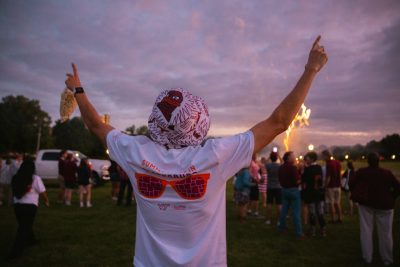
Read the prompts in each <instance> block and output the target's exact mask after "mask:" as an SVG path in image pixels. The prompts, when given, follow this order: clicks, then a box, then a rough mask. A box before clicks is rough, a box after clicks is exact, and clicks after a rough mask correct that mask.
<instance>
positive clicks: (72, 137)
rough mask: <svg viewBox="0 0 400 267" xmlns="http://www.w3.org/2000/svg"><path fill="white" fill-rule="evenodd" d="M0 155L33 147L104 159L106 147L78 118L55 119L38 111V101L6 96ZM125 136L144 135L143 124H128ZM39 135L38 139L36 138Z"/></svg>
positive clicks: (0, 105) (0, 113)
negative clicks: (69, 151)
mask: <svg viewBox="0 0 400 267" xmlns="http://www.w3.org/2000/svg"><path fill="white" fill-rule="evenodd" d="M0 121H1V123H2V125H1V127H0V155H3V156H4V155H6V154H7V153H9V152H18V153H28V154H34V153H36V149H37V148H38V147H39V148H40V149H46V148H58V149H70V150H78V151H81V152H82V153H84V154H86V155H87V156H89V157H97V158H107V153H106V148H105V147H104V146H103V144H102V143H101V142H100V141H99V140H98V139H97V137H95V136H94V135H93V134H92V133H91V132H90V131H89V130H88V129H87V127H86V126H85V124H84V122H83V120H82V119H81V118H80V117H74V118H71V119H70V120H68V121H66V122H61V121H60V120H57V121H55V124H54V126H51V124H52V120H51V117H50V115H49V114H48V113H47V112H46V111H44V110H42V108H41V107H40V103H39V101H38V100H32V99H28V98H27V97H25V96H22V95H17V96H13V95H9V96H6V97H3V98H2V101H1V102H0ZM125 133H126V134H129V135H147V134H148V129H147V126H140V127H137V128H136V127H135V125H132V126H130V127H128V128H127V129H126V130H125ZM39 136H40V138H39ZM38 142H40V144H39V146H38Z"/></svg>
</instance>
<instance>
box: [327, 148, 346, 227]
mask: <svg viewBox="0 0 400 267" xmlns="http://www.w3.org/2000/svg"><path fill="white" fill-rule="evenodd" d="M322 157H323V158H324V160H325V162H326V177H325V187H326V192H325V202H326V204H327V205H328V207H329V212H330V215H331V220H330V222H332V223H335V222H337V223H341V222H342V206H341V203H340V201H341V171H342V167H341V165H340V162H339V161H337V160H334V159H332V155H331V153H330V152H329V151H328V150H324V151H322ZM336 217H337V220H336Z"/></svg>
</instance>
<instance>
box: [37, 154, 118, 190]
mask: <svg viewBox="0 0 400 267" xmlns="http://www.w3.org/2000/svg"><path fill="white" fill-rule="evenodd" d="M60 151H61V149H43V150H39V151H38V153H37V155H36V161H35V164H36V173H37V175H39V176H40V177H42V178H43V179H57V177H58V157H59V154H60ZM68 152H69V153H73V154H74V156H75V157H76V158H77V159H78V161H80V160H81V159H83V158H87V156H86V155H84V154H82V153H81V152H79V151H72V150H68ZM88 159H89V164H90V166H91V167H92V181H93V184H94V185H100V184H102V182H103V181H104V180H109V179H110V177H109V173H108V167H109V166H110V165H111V162H110V161H109V160H101V159H91V158H88Z"/></svg>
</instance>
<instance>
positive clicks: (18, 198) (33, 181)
mask: <svg viewBox="0 0 400 267" xmlns="http://www.w3.org/2000/svg"><path fill="white" fill-rule="evenodd" d="M11 185H12V191H13V194H14V211H15V216H16V218H17V222H18V230H17V235H16V237H15V242H14V245H13V248H12V250H11V253H10V255H9V257H10V258H16V257H19V256H21V255H22V253H23V250H24V248H25V247H28V246H32V245H34V244H36V243H37V240H36V239H35V236H34V234H33V229H32V226H33V221H34V220H35V215H36V210H37V207H38V205H39V196H41V197H42V198H43V200H44V203H45V205H46V206H47V207H48V206H49V199H48V197H47V194H46V188H45V187H44V184H43V181H42V179H41V178H40V177H39V176H37V175H35V163H34V162H33V160H32V159H28V160H25V161H24V162H23V163H22V164H21V167H20V168H19V169H18V171H17V173H16V174H15V175H14V177H13V178H12V182H11Z"/></svg>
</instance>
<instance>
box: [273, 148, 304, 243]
mask: <svg viewBox="0 0 400 267" xmlns="http://www.w3.org/2000/svg"><path fill="white" fill-rule="evenodd" d="M283 161H284V163H283V165H282V166H280V167H279V172H278V176H279V183H280V184H281V186H282V210H281V213H280V215H279V229H280V230H282V231H284V230H286V228H287V227H286V217H287V214H288V211H289V208H292V213H293V224H294V228H295V232H296V236H297V237H299V238H302V237H303V236H304V235H303V228H302V224H301V214H300V213H301V197H300V190H299V185H300V174H299V171H298V169H297V167H296V165H294V164H295V162H296V158H295V156H294V154H293V152H291V151H289V152H286V153H285V154H284V155H283Z"/></svg>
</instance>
